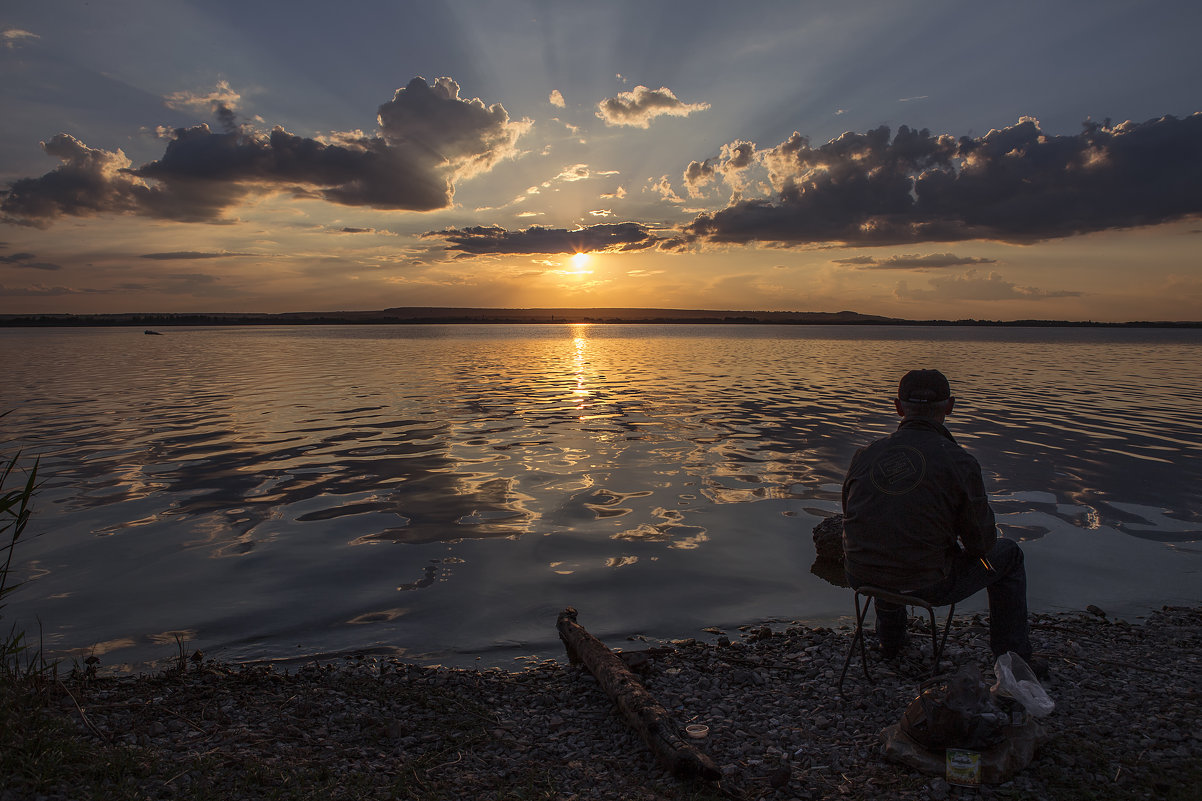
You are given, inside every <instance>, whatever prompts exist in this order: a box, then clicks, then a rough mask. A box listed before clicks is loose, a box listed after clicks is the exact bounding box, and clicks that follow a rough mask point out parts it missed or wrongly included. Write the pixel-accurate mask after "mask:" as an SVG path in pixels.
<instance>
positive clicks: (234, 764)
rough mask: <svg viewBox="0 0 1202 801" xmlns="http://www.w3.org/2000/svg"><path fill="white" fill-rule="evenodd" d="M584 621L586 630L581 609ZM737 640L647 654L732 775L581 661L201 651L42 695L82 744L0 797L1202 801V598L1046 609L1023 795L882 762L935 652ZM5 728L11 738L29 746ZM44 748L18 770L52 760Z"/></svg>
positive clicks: (661, 694) (797, 630)
mask: <svg viewBox="0 0 1202 801" xmlns="http://www.w3.org/2000/svg"><path fill="white" fill-rule="evenodd" d="M580 622H581V624H582V625H584V626H585V627H586V628H587V626H588V620H587V610H582V616H581V620H580ZM553 623H554V621H548V625H549V626H550V625H553ZM726 634H727V636H725V637H721V638H720V640H719V643H718V644H708V643H704V642H697V641H693V640H686V641H681V642H676V643H673V645H672V646H671V647H656V648H650V649H647V650H648V655H649V659H648V660H647V664H646V665H645V667H644V668H643V670H642V673H641V676H642V679H643V681H644V683H645V685H646V687H647V688H648V690H649V691H650V692H651V693H652V694H653V695H654V696H655V697H656V698H657V699H658V700H659V701H660V702H661V703H662V704H663V705H664V706H665V707H667V708H668V709H669V710H671V711H672V713H673V714H674V716H675V717H676V719H677V721H678V722H679V723H680V725H681V726H684V725H685V724H687V723H692V722H697V723H705V724H707V725H708V726H709V736H708V737H707V738H706V739H704V740H698V741H694V742H696V743H697V745H698V746H699V747H700V748H701V749H702V750H703V751H704V752H705V753H707V754H708V755H709V756H710V757H712V758H713V759H714V761H715V762H716V763H717V764H718V765H719V766H720V767H721V768H722V771H723V774H724V778H723V780H722V781H721V783H719V784H708V783H701V784H687V783H683V782H681V781H679V780H677V779H675V778H673V777H672V776H671V775H669V774H667V773H666V772H664V771H663V770H662V769H661V768H660V767H659V766H658V765H657V764H656V763H655V761H654V759H653V757H652V755H651V754H650V752H649V751H648V750H647V748H646V747H645V746H644V744H643V743H642V741H641V740H639V738H638V737H637V735H635V734H634V733H633V732H632V731H631V730H630V729H629V728H628V727H627V725H626V724H625V722H624V721H623V720H622V718H621V717H620V715H619V714H618V713H617V711H616V709H615V707H614V705H613V703H612V702H611V701H610V699H609V698H608V697H607V696H606V695H605V694H604V692H603V691H602V690H601V689H600V687H599V686H598V685H597V683H596V682H595V681H594V680H593V679H592V677H591V676H590V675H589V674H588V673H587V672H586V671H585V670H584V669H583V668H581V667H577V666H570V665H568V664H566V659H561V660H547V661H544V662H538V663H533V664H530V665H529V666H528V667H526V668H525V669H523V670H520V671H517V672H507V671H503V670H499V669H489V670H459V669H447V668H427V667H420V666H415V665H409V664H404V663H399V662H394V661H375V660H372V659H367V658H364V659H349V660H340V661H338V662H336V663H333V664H316V663H315V664H311V665H308V666H304V667H301V668H299V669H293V670H292V671H291V672H284V671H281V670H278V669H271V668H268V667H263V666H239V665H229V664H222V663H214V662H209V661H200V662H189V663H188V666H187V668H186V669H184V670H182V671H181V670H176V671H168V672H165V673H162V674H160V675H156V676H140V677H133V678H128V677H127V678H94V677H86V676H76V677H73V678H71V679H68V680H64V681H62V682H54V683H53V684H52V685H50V686H48V687H46V688H44V689H43V694H44V696H45V699H46V703H47V704H48V710H49V712H50V714H51V715H52V716H53V717H55V718H56V719H57V720H60V721H61V722H62V727H61V730H60V731H61V734H60V735H59V739H66V740H69V741H71V743H70V745H72V746H73V747H76V750H77V752H78V753H76V755H75V756H73V757H70V758H65V757H64V758H63V760H60V761H61V762H62V764H61V765H60V766H59V769H58V770H57V772H56V771H54V770H50V769H49V768H47V767H45V766H42V767H40V768H38V769H37V770H34V769H32V768H31V769H29V770H26V769H22V768H16V769H14V768H12V767H11V766H10V767H9V768H8V770H9V772H10V775H8V776H3V775H0V801H17V799H21V801H26V800H27V799H84V798H131V799H132V798H146V799H158V798H163V799H169V798H214V799H257V798H315V799H316V798H321V799H342V798H346V799H352V798H354V799H358V798H364V799H387V798H413V799H552V798H554V799H693V798H696V799H708V798H715V799H716V798H745V799H782V800H787V799H817V798H838V799H873V800H874V801H875V800H876V799H934V801H942V799H947V798H955V797H960V796H979V797H982V798H999V799H1026V798H1031V799H1081V800H1082V801H1084V799H1199V798H1202V715H1200V714H1199V710H1200V709H1202V704H1200V701H1202V608H1196V609H1191V608H1167V607H1166V608H1165V609H1163V610H1161V611H1158V612H1155V613H1153V614H1151V615H1149V616H1148V617H1147V619H1146V620H1143V621H1140V622H1137V623H1128V622H1125V621H1121V620H1111V619H1108V618H1107V617H1106V616H1105V615H1104V613H1102V612H1101V610H1097V609H1094V610H1093V611H1092V612H1081V613H1079V614H1057V615H1035V616H1033V618H1032V639H1033V641H1034V643H1035V647H1036V651H1037V654H1041V655H1043V656H1045V657H1047V658H1048V660H1049V663H1050V665H1051V671H1052V672H1051V677H1050V678H1049V679H1048V680H1047V681H1046V682H1044V685H1045V687H1046V688H1047V690H1048V692H1049V694H1050V695H1051V697H1052V698H1053V700H1054V701H1055V702H1056V710H1055V711H1054V712H1053V713H1052V714H1051V716H1049V717H1048V718H1046V719H1045V720H1044V726H1045V729H1046V730H1047V732H1048V734H1049V739H1048V741H1047V742H1046V743H1045V744H1044V745H1043V746H1042V748H1041V749H1040V750H1039V752H1038V753H1037V754H1036V757H1035V760H1034V761H1033V762H1032V763H1031V764H1030V765H1029V766H1028V767H1027V768H1026V769H1025V770H1023V771H1022V772H1021V773H1019V774H1018V775H1017V776H1016V777H1015V778H1013V779H1012V780H1011V781H1009V782H1007V783H1005V784H1001V785H995V786H982V787H979V788H975V789H966V788H959V787H955V786H950V785H948V783H947V782H946V781H944V779H943V778H940V777H936V776H928V775H923V774H920V773H918V772H916V771H914V770H913V769H911V768H908V767H905V766H902V765H897V764H894V763H891V762H888V761H886V760H885V759H884V758H883V756H882V750H881V737H880V732H881V730H882V729H884V728H885V727H886V726H889V725H891V724H894V723H897V722H898V720H899V719H900V717H901V714H902V711H903V710H904V709H905V707H906V705H907V704H908V703H909V702H910V701H911V700H912V699H913V698H914V697H915V696H916V695H917V694H918V692H919V686H920V685H921V684H922V682H923V681H925V680H926V679H927V678H928V671H929V667H928V666H929V653H925V654H922V655H921V659H919V658H907V659H902V660H899V661H898V662H894V663H888V664H882V663H880V662H879V661H877V662H874V663H872V664H873V674H874V676H875V678H876V681H875V683H869V682H868V681H866V680H865V678H864V675H863V671H862V670H861V669H860V666H859V661H858V657H857V659H856V661H854V662H853V664H852V668H851V670H849V672H848V675H847V681H846V684H845V686H844V692H843V696H842V697H840V696H839V695H838V694H837V693H836V691H835V685H836V682H837V680H838V677H839V673H840V670H841V668H842V666H843V659H844V656H845V654H846V652H847V647H848V644H849V642H850V640H851V629H850V627H848V626H845V627H842V628H838V629H829V628H810V627H806V626H803V625H799V624H792V623H786V622H770V623H768V624H760V625H756V626H749V627H745V628H744V629H743V630H741V631H731V632H728V633H726ZM727 640H730V642H729V643H728V642H727ZM915 640H916V641H918V642H921V637H915ZM987 642H988V640H987V627H986V625H985V622H984V621H983V620H982V619H981V618H980V617H979V616H972V617H961V618H957V621H956V623H955V625H954V627H953V629H952V635H951V638H950V639H949V641H948V645H947V648H946V651H945V657H944V661H943V664H944V665H945V666H947V668H948V669H949V671H950V669H952V668H953V667H958V666H962V665H965V664H970V663H977V664H979V665H980V667H981V670H982V673H983V674H984V676H985V677H986V679H991V678H992V660H991V659H990V657H989V650H988V645H987ZM611 645H612V643H611ZM625 645H626V646H629V647H627V648H626V650H631V651H633V650H640V649H646V646H645V645H643V644H641V643H637V642H635V643H626V644H625ZM929 649H930V645H929V642H928V643H927V644H926V651H928V652H929ZM914 656H918V655H914ZM870 658H871V655H870ZM10 724H12V721H9V724H6V725H9V728H10V731H8V732H6V733H5V735H4V736H5V745H6V747H7V746H8V745H9V742H8V738H10V737H18V738H20V737H22V735H20V734H19V732H18V733H15V734H14V731H13V730H12V725H10ZM24 740H28V736H24ZM61 745H62V744H61V743H59V744H58V745H55V744H54V743H49V744H47V745H46V746H45V748H47V749H48V748H52V747H59V746H61ZM23 747H26V748H30V747H35V748H40V747H41V746H30V745H29V744H28V743H27V742H26V743H25V745H24V746H23ZM30 754H31V756H27V757H25V758H24V762H23V763H22V764H32V763H34V762H38V761H39V760H40V759H41V758H42V757H43V756H45V759H46V761H53V760H50V757H49V756H46V755H43V754H42V753H41V752H40V751H38V752H33V751H31V752H30ZM35 757H36V759H35ZM71 760H75V761H74V762H72V761H71Z"/></svg>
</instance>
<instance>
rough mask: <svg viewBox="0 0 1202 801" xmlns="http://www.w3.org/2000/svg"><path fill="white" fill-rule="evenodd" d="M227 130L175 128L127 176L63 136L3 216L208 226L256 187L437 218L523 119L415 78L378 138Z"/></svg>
mask: <svg viewBox="0 0 1202 801" xmlns="http://www.w3.org/2000/svg"><path fill="white" fill-rule="evenodd" d="M218 111H219V113H218V117H219V120H220V122H221V127H222V130H221V131H220V132H214V131H213V130H211V129H210V128H209V126H208V125H198V126H195V127H192V128H180V129H177V130H175V131H174V133H173V134H172V136H171V139H170V141H169V142H168V144H167V148H166V151H165V152H164V153H163V156H162V157H161V158H159V159H158V160H156V161H153V162H150V163H149V164H145V165H142V166H141V167H138V168H132V167H131V165H130V162H129V160H128V159H127V158H126V157H125V154H124V153H122V152H121V151H119V150H118V151H106V150H101V149H97V148H91V147H88V146H87V145H85V144H84V143H83V142H80V141H79V140H77V139H75V138H74V137H72V136H70V135H68V134H58V135H57V136H55V137H53V138H52V139H50V140H49V141H47V142H44V143H43V144H42V147H43V149H44V150H45V151H46V154H47V155H50V156H54V157H56V158H58V159H59V160H60V162H61V164H60V166H59V167H58V168H56V169H55V170H53V171H51V172H48V173H46V174H45V175H42V176H40V177H38V178H24V179H21V180H18V181H16V182H15V183H13V184H12V186H11V187H10V188H9V191H8V193H7V195H6V196H5V197H4V200H3V202H2V204H0V208H2V209H3V212H4V214H5V215H6V216H7V217H8V218H9V219H10V220H13V221H16V222H24V223H28V224H34V225H44V224H46V223H48V222H49V221H51V220H53V219H54V218H56V217H59V216H63V215H71V216H86V215H90V214H99V213H120V212H133V213H137V214H144V215H147V216H151V217H162V218H168V219H174V220H183V221H207V220H213V219H216V218H219V217H220V216H221V214H222V212H223V211H224V210H225V209H227V208H229V207H230V206H233V205H235V204H236V203H238V202H239V201H240V200H241V199H243V198H244V197H245V196H246V195H248V194H251V193H253V192H256V191H284V192H290V193H292V194H294V195H296V196H302V197H319V198H322V199H324V200H327V201H329V202H332V203H338V204H342V205H348V206H370V207H372V208H378V209H398V210H407V211H430V210H434V209H441V208H445V207H447V206H448V205H450V203H451V200H452V198H453V195H454V184H453V182H454V180H456V179H457V178H466V177H470V176H472V175H474V174H477V173H479V172H483V171H486V170H488V169H490V168H491V167H492V166H493V165H494V164H495V163H496V162H497V161H499V160H500V159H502V158H505V157H507V156H509V155H511V154H512V152H513V148H514V146H515V143H516V141H517V139H518V137H519V136H521V134H522V133H524V132H525V131H526V130H528V128H529V124H528V123H527V122H525V121H522V122H511V121H510V119H509V115H508V114H507V113H506V111H505V109H504V108H503V107H502V106H501V105H500V104H494V105H492V106H487V107H486V106H485V105H484V103H482V102H481V101H480V100H478V99H472V100H465V99H461V98H460V97H459V85H458V84H457V83H455V82H454V81H453V80H451V79H450V78H439V79H437V80H436V81H435V82H434V84H433V85H428V84H427V83H426V82H425V80H424V79H422V78H414V79H413V80H412V81H410V82H409V84H408V85H407V86H406V87H405V88H403V89H398V90H397V91H396V93H395V95H394V96H393V99H392V100H390V101H389V102H387V103H384V104H383V105H381V106H380V107H379V113H378V118H377V119H378V122H379V126H380V130H379V133H378V135H375V136H367V135H363V134H358V133H357V134H337V135H334V136H333V137H331V138H330V139H329V140H328V141H319V140H316V139H310V138H305V137H300V136H296V135H294V134H291V133H288V132H287V131H285V130H284V129H283V128H276V129H274V130H272V131H271V132H269V133H263V132H258V131H254V130H251V129H249V128H247V127H245V126H239V125H238V124H237V123H236V121H235V120H234V119H233V116H232V114H233V112H232V111H230V109H229V108H228V107H226V106H224V105H223V106H221V107H220V108H219V109H218Z"/></svg>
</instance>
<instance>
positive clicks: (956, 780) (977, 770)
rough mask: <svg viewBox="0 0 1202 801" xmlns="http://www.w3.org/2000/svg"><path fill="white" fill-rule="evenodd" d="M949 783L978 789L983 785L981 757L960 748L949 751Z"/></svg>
mask: <svg viewBox="0 0 1202 801" xmlns="http://www.w3.org/2000/svg"><path fill="white" fill-rule="evenodd" d="M947 783H948V784H958V785H960V786H961V787H976V786H977V785H979V784H980V783H981V755H980V754H979V753H977V752H976V751H965V750H963V749H960V748H949V749H947Z"/></svg>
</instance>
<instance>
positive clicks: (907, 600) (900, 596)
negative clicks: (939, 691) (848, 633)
mask: <svg viewBox="0 0 1202 801" xmlns="http://www.w3.org/2000/svg"><path fill="white" fill-rule="evenodd" d="M861 597H863V598H864V599H865V600H864V606H863V608H862V609H861V607H860V598H861ZM853 600H854V601H855V605H856V630H855V634H853V635H852V638H851V646H850V647H849V648H848V649H847V658H846V659H844V660H843V672H842V673H840V674H839V692H840V693H842V692H843V680H844V679H845V678H847V668H848V667H849V666H850V665H851V657H852V655H853V654H854V653H855V650H856V643H857V642H859V644H860V662H861V664H863V666H864V678H866V679H868V680H869V681H872V680H873V678H872V674H871V673H869V671H868V649H867V648H866V647H865V645H864V619H865V618H866V617H868V610H869V609H870V608H871V607H872V602H873V601H874V600H876V601H885V602H886V603H892V604H897V605H898V606H917V607H920V608H922V609H925V610H927V614H928V615H929V616H930V618H931V648H932V656H933V664H932V666H931V676H937V675H939V657H940V655H941V654H942V653H943V646H944V645H946V644H947V635H948V632H950V631H951V628H952V616H953V615H954V614H955V613H956V605H955V604H949V605H948V606H949V607H950V608H949V609H948V610H947V622H946V623H944V625H943V637H942V638H940V636H939V624H938V623H937V622H936V620H935V605H934V604H932V603H930V602H929V601H927V600H925V599H923V598H919V597H918V596H916V595H908V594H906V593H904V592H897V591H896V590H890V589H886V588H884V587H874V586H871V585H867V584H864V585H861V586H860V587H859V588H857V589H856V590H855V595H854V596H853Z"/></svg>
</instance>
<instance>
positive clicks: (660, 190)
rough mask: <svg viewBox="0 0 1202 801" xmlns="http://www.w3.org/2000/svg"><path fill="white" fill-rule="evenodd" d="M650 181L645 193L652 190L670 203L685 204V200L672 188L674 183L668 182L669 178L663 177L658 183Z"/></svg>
mask: <svg viewBox="0 0 1202 801" xmlns="http://www.w3.org/2000/svg"><path fill="white" fill-rule="evenodd" d="M648 180H649V181H650V183H649V184H648V186H647V188H646V189H644V190H643V191H646V190H647V189H650V190H651V191H652V192H654V193H655V194H657V195H659V196H660V197H661V198H663V199H664V200H666V201H668V202H669V203H684V198H682V197H681V196H680V195H678V194H676V190H674V189H673V188H672V182H671V181H669V180H668V176H666V175H661V176H660V178H659V180H658V181H656V180H654V179H648Z"/></svg>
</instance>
